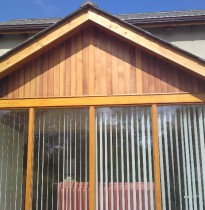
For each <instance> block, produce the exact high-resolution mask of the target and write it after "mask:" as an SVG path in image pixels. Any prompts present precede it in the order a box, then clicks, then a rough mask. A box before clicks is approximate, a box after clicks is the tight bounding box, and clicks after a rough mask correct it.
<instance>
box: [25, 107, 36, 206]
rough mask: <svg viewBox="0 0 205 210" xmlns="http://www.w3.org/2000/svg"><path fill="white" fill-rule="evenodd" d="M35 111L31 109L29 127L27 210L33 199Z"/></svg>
mask: <svg viewBox="0 0 205 210" xmlns="http://www.w3.org/2000/svg"><path fill="white" fill-rule="evenodd" d="M33 136H34V109H33V108H30V109H29V125H28V150H27V151H28V154H27V169H26V198H25V210H30V209H31V202H32V201H31V198H32V177H33V146H34V138H33Z"/></svg>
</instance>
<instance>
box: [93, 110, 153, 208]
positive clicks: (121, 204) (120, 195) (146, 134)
mask: <svg viewBox="0 0 205 210" xmlns="http://www.w3.org/2000/svg"><path fill="white" fill-rule="evenodd" d="M95 120H96V210H108V209H109V210H138V209H139V210H154V177H153V157H152V133H151V114H150V107H126V108H125V107H124V108H120V107H115V108H99V109H97V110H96V119H95Z"/></svg>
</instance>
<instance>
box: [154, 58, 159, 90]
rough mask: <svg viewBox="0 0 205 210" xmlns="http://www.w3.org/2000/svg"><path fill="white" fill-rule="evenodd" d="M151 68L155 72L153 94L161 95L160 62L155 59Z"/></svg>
mask: <svg viewBox="0 0 205 210" xmlns="http://www.w3.org/2000/svg"><path fill="white" fill-rule="evenodd" d="M153 68H154V71H155V78H154V80H155V93H161V79H160V74H161V70H160V60H158V59H155V62H154V66H153Z"/></svg>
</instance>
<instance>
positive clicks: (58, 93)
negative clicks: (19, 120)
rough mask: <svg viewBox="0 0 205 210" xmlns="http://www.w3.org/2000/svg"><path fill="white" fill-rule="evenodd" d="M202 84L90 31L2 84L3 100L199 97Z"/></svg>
mask: <svg viewBox="0 0 205 210" xmlns="http://www.w3.org/2000/svg"><path fill="white" fill-rule="evenodd" d="M204 91H205V84H204V81H203V80H200V79H198V78H196V77H195V76H193V75H189V74H187V73H186V72H184V71H183V70H181V69H179V68H177V67H176V66H174V65H172V64H170V63H167V62H165V61H163V60H160V59H159V58H157V57H154V56H153V55H151V54H149V53H146V52H144V51H142V50H141V49H139V48H137V47H135V46H132V45H131V44H128V43H126V42H125V41H123V40H120V39H119V38H116V37H114V36H113V35H110V34H107V33H105V32H104V31H102V30H101V29H99V28H94V27H91V28H90V27H89V28H85V29H83V30H82V31H80V32H79V33H78V34H76V35H74V36H73V37H71V38H68V39H67V40H66V41H62V43H61V44H59V45H57V46H56V47H54V48H53V49H51V50H49V51H47V52H44V53H42V54H41V55H39V56H38V57H37V58H35V59H34V60H33V61H32V62H29V63H27V64H26V65H24V66H23V67H22V68H20V69H17V70H16V71H15V72H14V73H12V74H9V76H7V77H5V78H4V79H2V80H1V81H0V96H1V97H2V98H35V97H70V96H72V97H74V96H88V95H95V96H104V95H108V96H111V95H132V94H156V93H184V92H189V93H200V92H204Z"/></svg>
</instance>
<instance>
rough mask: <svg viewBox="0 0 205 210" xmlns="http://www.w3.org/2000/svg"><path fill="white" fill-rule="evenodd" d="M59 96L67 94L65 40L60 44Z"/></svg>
mask: <svg viewBox="0 0 205 210" xmlns="http://www.w3.org/2000/svg"><path fill="white" fill-rule="evenodd" d="M59 68H60V69H59V71H60V75H59V96H61V97H63V96H65V88H64V86H65V84H64V81H65V80H64V78H65V42H63V43H62V44H61V45H60V66H59Z"/></svg>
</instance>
